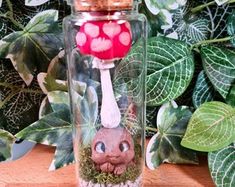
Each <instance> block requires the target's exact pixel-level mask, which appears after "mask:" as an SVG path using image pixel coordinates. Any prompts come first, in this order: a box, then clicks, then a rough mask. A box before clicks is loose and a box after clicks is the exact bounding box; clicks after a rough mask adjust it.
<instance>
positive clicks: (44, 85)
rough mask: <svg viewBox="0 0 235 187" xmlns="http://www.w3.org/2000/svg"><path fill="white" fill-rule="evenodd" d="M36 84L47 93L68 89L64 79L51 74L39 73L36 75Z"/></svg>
mask: <svg viewBox="0 0 235 187" xmlns="http://www.w3.org/2000/svg"><path fill="white" fill-rule="evenodd" d="M37 80H38V84H39V85H40V88H41V89H42V91H43V92H44V93H45V94H47V93H48V92H51V91H55V90H60V91H65V92H66V91H68V85H67V82H66V81H64V80H58V79H55V78H54V77H53V76H52V75H51V74H48V73H39V74H38V75H37Z"/></svg>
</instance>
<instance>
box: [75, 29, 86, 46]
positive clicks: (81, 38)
mask: <svg viewBox="0 0 235 187" xmlns="http://www.w3.org/2000/svg"><path fill="white" fill-rule="evenodd" d="M86 40H87V38H86V35H85V34H84V33H82V32H78V33H77V35H76V42H77V45H79V46H83V45H84V44H85V43H86Z"/></svg>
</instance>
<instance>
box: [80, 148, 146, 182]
mask: <svg viewBox="0 0 235 187" xmlns="http://www.w3.org/2000/svg"><path fill="white" fill-rule="evenodd" d="M79 165H80V166H79V173H80V177H81V178H82V179H83V180H85V181H92V183H99V184H118V183H122V182H123V183H125V182H126V181H128V180H129V181H133V182H134V181H135V180H136V179H137V178H138V177H139V176H140V174H141V171H142V163H141V147H140V145H138V144H137V145H136V146H135V164H133V165H130V166H129V167H128V168H127V170H126V172H124V173H123V174H121V175H114V174H111V173H104V172H100V171H97V170H96V167H95V163H94V162H93V161H92V159H91V147H86V148H81V149H80V161H79Z"/></svg>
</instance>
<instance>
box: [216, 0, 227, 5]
mask: <svg viewBox="0 0 235 187" xmlns="http://www.w3.org/2000/svg"><path fill="white" fill-rule="evenodd" d="M228 1H229V0H215V2H216V3H217V5H219V6H221V5H223V4H225V3H227V2H228Z"/></svg>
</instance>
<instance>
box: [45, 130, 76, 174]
mask: <svg viewBox="0 0 235 187" xmlns="http://www.w3.org/2000/svg"><path fill="white" fill-rule="evenodd" d="M72 138H73V137H72V132H69V133H66V134H63V135H62V136H61V137H60V142H58V144H57V146H56V151H55V155H54V158H53V161H52V163H51V165H50V168H49V171H53V170H55V169H59V168H62V167H64V166H67V165H69V164H72V163H74V162H75V159H74V152H73V139H72Z"/></svg>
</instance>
